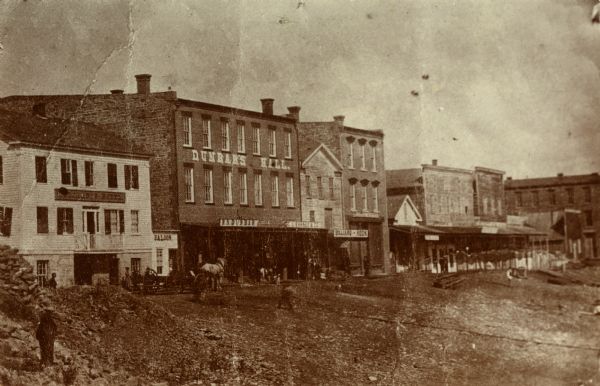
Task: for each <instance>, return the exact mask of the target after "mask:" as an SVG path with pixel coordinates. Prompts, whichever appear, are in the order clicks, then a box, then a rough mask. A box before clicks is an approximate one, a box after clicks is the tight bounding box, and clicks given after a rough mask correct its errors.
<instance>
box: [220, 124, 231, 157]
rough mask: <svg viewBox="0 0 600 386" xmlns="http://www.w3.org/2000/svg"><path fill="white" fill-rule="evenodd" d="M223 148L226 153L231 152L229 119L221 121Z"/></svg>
mask: <svg viewBox="0 0 600 386" xmlns="http://www.w3.org/2000/svg"><path fill="white" fill-rule="evenodd" d="M221 148H222V149H223V150H225V151H229V150H230V141H229V120H228V119H221Z"/></svg>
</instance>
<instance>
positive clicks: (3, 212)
mask: <svg viewBox="0 0 600 386" xmlns="http://www.w3.org/2000/svg"><path fill="white" fill-rule="evenodd" d="M11 227H12V208H7V207H1V206H0V234H1V235H2V236H10V230H11Z"/></svg>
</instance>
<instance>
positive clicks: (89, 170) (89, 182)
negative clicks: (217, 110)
mask: <svg viewBox="0 0 600 386" xmlns="http://www.w3.org/2000/svg"><path fill="white" fill-rule="evenodd" d="M83 166H84V169H85V170H84V171H85V186H93V185H94V162H93V161H85V162H84V164H83Z"/></svg>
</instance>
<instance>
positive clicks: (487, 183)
mask: <svg viewBox="0 0 600 386" xmlns="http://www.w3.org/2000/svg"><path fill="white" fill-rule="evenodd" d="M503 175H504V172H502V171H500V170H495V169H489V168H482V167H476V168H475V169H474V170H468V169H460V168H453V167H447V166H441V165H438V163H437V160H433V161H432V163H431V164H424V165H422V167H421V168H413V169H402V170H389V171H387V195H388V202H389V204H390V208H389V211H388V213H389V217H390V219H389V221H390V223H391V236H390V245H391V246H390V249H391V250H392V251H393V252H394V255H395V257H396V260H397V263H398V265H401V266H405V267H408V266H410V267H413V268H416V267H419V268H424V267H429V268H427V269H432V270H434V271H438V272H439V269H440V268H439V267H440V265H441V264H447V265H448V266H449V270H456V269H457V268H456V267H457V262H456V261H453V260H452V258H451V257H450V256H452V255H454V254H455V253H456V252H457V251H467V252H468V251H470V252H479V251H488V250H498V249H520V248H523V247H525V246H526V245H527V242H528V237H529V236H528V235H529V233H531V232H533V230H532V229H527V228H524V227H513V226H510V225H509V224H507V223H506V212H505V208H504V204H503V200H504V180H503ZM405 196H409V197H410V203H411V204H413V203H414V207H415V210H414V212H415V217H417V218H420V221H418V222H419V223H418V224H417V225H414V224H410V223H406V224H404V223H401V224H398V223H397V222H398V218H401V216H402V214H401V213H400V214H399V213H398V211H399V210H400V209H401V206H400V204H402V203H404V201H405V199H404V198H405ZM440 261H442V263H440Z"/></svg>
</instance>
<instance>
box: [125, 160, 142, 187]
mask: <svg viewBox="0 0 600 386" xmlns="http://www.w3.org/2000/svg"><path fill="white" fill-rule="evenodd" d="M139 187H140V185H139V179H138V167H137V165H125V189H127V190H129V189H139Z"/></svg>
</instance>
